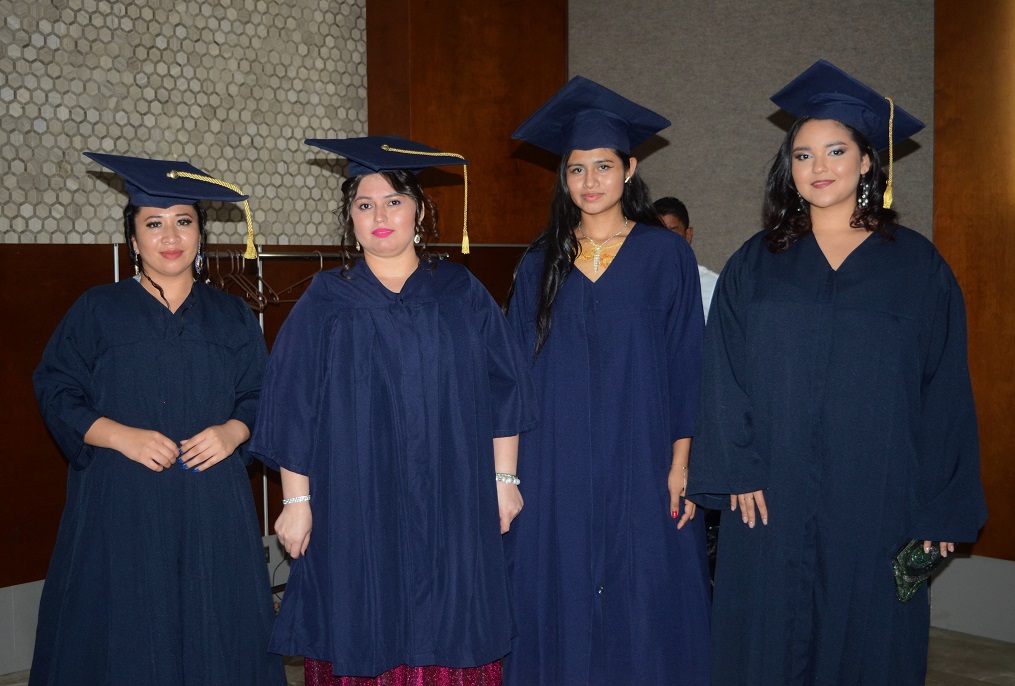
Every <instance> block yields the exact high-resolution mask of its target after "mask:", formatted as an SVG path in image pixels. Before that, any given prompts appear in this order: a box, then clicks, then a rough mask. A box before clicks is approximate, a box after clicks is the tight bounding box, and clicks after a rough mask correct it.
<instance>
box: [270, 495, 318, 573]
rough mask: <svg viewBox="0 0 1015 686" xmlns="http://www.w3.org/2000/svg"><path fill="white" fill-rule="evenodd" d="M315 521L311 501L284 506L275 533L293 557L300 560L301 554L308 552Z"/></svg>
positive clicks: (276, 522)
mask: <svg viewBox="0 0 1015 686" xmlns="http://www.w3.org/2000/svg"><path fill="white" fill-rule="evenodd" d="M313 522H314V516H313V513H312V512H311V511H310V503H309V501H308V502H302V503H290V504H289V505H283V506H282V514H280V515H279V516H278V519H276V520H275V533H276V534H277V535H278V542H279V543H281V544H282V547H283V548H285V551H286V552H287V553H289V556H290V557H291V558H292V559H294V560H298V559H299V557H300V555H304V554H306V552H307V545H309V544H310V530H311V529H312V528H313Z"/></svg>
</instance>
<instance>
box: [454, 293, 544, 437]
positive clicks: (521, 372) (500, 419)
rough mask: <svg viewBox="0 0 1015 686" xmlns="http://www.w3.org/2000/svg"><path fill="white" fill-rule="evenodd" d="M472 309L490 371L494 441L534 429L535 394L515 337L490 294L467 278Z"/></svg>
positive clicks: (527, 368)
mask: <svg viewBox="0 0 1015 686" xmlns="http://www.w3.org/2000/svg"><path fill="white" fill-rule="evenodd" d="M470 279H471V284H472V302H473V308H474V309H475V311H476V312H477V314H478V315H479V318H480V330H481V332H482V335H483V341H484V343H485V347H486V359H487V367H488V369H489V370H490V395H491V398H490V399H491V405H492V408H493V435H494V438H501V437H504V436H514V435H515V434H518V433H521V432H522V431H528V430H529V429H531V428H533V427H534V426H535V425H536V422H537V421H538V420H537V416H538V415H537V410H536V392H535V387H534V386H533V384H532V378H531V376H530V374H529V365H528V364H526V361H525V357H524V354H523V353H522V349H521V347H520V345H519V344H518V339H517V337H516V336H515V335H514V334H513V333H512V332H511V330H510V329H509V328H508V322H507V319H505V318H504V314H503V313H502V312H501V311H500V308H499V307H497V303H496V302H495V301H494V299H493V297H492V296H491V295H490V293H489V292H488V291H487V290H486V288H484V287H483V285H482V284H481V283H480V282H479V281H478V280H476V279H475V277H472V276H471V275H470Z"/></svg>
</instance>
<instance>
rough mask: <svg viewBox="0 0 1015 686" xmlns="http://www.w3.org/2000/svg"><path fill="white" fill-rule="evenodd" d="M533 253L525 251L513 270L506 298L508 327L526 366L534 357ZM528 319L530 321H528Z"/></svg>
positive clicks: (529, 365) (529, 364) (528, 366)
mask: <svg viewBox="0 0 1015 686" xmlns="http://www.w3.org/2000/svg"><path fill="white" fill-rule="evenodd" d="M533 255H534V253H531V252H527V253H525V255H524V256H523V257H522V261H521V263H520V264H519V265H518V268H517V269H516V270H515V276H514V280H513V282H512V284H511V288H512V291H511V299H510V300H508V302H507V307H506V310H507V321H508V327H509V328H510V329H511V332H512V334H513V336H514V340H515V341H516V342H517V344H518V346H519V347H520V349H521V351H522V355H523V356H524V358H525V360H526V362H527V368H531V365H532V362H533V360H534V359H535V345H536V338H535V321H534V318H535V305H534V300H533V294H532V283H531V282H532V268H531V267H532V263H533V259H534V258H533ZM540 261H541V260H540ZM529 319H531V320H532V321H528V320H529Z"/></svg>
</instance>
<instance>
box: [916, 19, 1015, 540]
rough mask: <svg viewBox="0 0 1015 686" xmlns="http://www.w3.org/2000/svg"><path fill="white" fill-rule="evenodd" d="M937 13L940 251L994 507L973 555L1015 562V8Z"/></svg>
mask: <svg viewBox="0 0 1015 686" xmlns="http://www.w3.org/2000/svg"><path fill="white" fill-rule="evenodd" d="M935 8H936V9H935V12H936V14H935V26H936V29H935V30H936V36H935V55H936V58H935V59H936V66H935V102H934V109H935V114H934V120H935V127H934V146H935V160H934V196H935V197H934V242H935V244H937V246H938V248H939V250H940V251H941V253H942V254H943V255H944V257H945V259H947V260H948V263H949V264H950V265H951V267H952V269H953V270H954V271H955V275H956V277H957V278H958V280H959V283H960V284H961V285H962V290H963V292H964V294H965V299H966V308H967V311H968V319H969V363H970V372H971V374H972V378H973V390H974V393H975V395H976V409H977V414H978V417H979V423H980V448H981V468H982V473H983V485H984V488H985V489H986V492H987V506H988V507H989V508H990V519H989V520H988V522H987V525H986V527H985V528H984V529H983V531H982V533H981V534H980V539H979V541H978V542H977V543H976V545H975V546H973V552H974V553H976V554H978V555H985V556H988V557H995V558H1002V559H1006V560H1015V528H1013V527H1012V525H1011V522H1012V521H1015V459H1013V452H1015V422H1013V421H1012V418H1011V408H1012V407H1013V406H1015V363H1013V360H1015V307H1013V300H1012V298H1013V294H1015V236H1013V232H1015V41H1013V40H1012V36H1015V3H1011V2H993V1H992V0H972V1H970V0H961V1H959V0H938V2H937V3H936V5H935Z"/></svg>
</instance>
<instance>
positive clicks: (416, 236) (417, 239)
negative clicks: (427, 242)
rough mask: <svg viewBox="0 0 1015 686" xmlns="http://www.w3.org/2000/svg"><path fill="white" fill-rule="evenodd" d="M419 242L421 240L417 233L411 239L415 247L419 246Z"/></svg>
mask: <svg viewBox="0 0 1015 686" xmlns="http://www.w3.org/2000/svg"><path fill="white" fill-rule="evenodd" d="M420 240H422V239H421V238H420V237H419V234H418V233H417V234H416V235H415V236H413V237H412V242H413V243H415V244H416V245H419V242H420Z"/></svg>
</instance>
